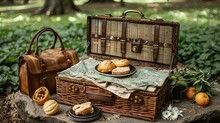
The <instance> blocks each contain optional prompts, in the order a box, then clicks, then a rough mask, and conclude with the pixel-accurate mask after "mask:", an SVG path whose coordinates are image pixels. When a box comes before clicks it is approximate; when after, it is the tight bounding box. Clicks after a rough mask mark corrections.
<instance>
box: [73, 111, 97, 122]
mask: <svg viewBox="0 0 220 123" xmlns="http://www.w3.org/2000/svg"><path fill="white" fill-rule="evenodd" d="M100 116H101V113H99V114H97V115H96V116H94V117H90V118H76V117H72V116H70V119H71V120H73V121H75V122H90V121H94V120H96V119H98V118H99V117H100Z"/></svg>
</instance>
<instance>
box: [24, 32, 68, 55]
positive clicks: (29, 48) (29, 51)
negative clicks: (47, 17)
mask: <svg viewBox="0 0 220 123" xmlns="http://www.w3.org/2000/svg"><path fill="white" fill-rule="evenodd" d="M48 31H50V32H53V34H54V41H53V44H52V46H51V49H54V47H55V44H56V41H57V38H58V39H59V41H60V45H61V50H62V51H63V50H65V48H64V45H63V42H62V39H61V38H60V36H59V35H58V34H57V33H56V32H55V31H54V30H53V29H52V28H43V29H41V30H39V31H38V32H37V33H36V34H35V35H34V37H33V38H32V40H31V43H30V45H29V47H28V50H27V51H26V55H29V54H31V46H32V44H33V42H34V40H35V39H36V42H35V55H36V56H37V55H38V39H39V37H40V35H41V34H42V33H44V32H48Z"/></svg>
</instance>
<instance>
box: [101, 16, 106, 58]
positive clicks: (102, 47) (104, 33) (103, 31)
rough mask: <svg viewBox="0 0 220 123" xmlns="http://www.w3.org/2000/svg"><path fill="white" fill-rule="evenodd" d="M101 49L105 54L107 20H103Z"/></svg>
mask: <svg viewBox="0 0 220 123" xmlns="http://www.w3.org/2000/svg"><path fill="white" fill-rule="evenodd" d="M101 51H102V54H105V51H106V20H102V37H101Z"/></svg>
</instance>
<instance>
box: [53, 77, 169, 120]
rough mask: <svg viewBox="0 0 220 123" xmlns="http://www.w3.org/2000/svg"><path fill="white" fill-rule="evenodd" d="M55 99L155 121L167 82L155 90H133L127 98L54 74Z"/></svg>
mask: <svg viewBox="0 0 220 123" xmlns="http://www.w3.org/2000/svg"><path fill="white" fill-rule="evenodd" d="M56 82H57V83H56V86H57V101H58V102H60V103H64V104H68V105H75V104H79V103H83V102H87V101H91V102H92V104H93V105H96V106H97V107H98V108H100V109H101V110H102V111H103V112H109V113H116V114H120V115H123V116H129V117H135V118H140V119H144V120H149V121H155V120H156V117H157V116H158V114H159V113H160V111H161V110H162V108H163V106H164V104H165V103H166V101H167V96H168V95H167V94H168V92H169V82H168V81H166V82H165V83H164V85H163V86H162V87H161V88H158V89H157V90H156V91H155V92H147V91H135V92H134V93H132V95H131V96H130V98H129V99H123V98H120V97H118V96H116V95H114V94H113V93H111V92H109V91H106V90H104V89H102V88H100V87H98V86H96V85H95V84H93V83H91V82H87V81H86V80H84V81H82V80H80V81H79V80H77V79H70V78H67V77H59V76H57V77H56Z"/></svg>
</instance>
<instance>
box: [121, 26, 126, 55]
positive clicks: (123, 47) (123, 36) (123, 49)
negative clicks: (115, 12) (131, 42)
mask: <svg viewBox="0 0 220 123" xmlns="http://www.w3.org/2000/svg"><path fill="white" fill-rule="evenodd" d="M126 32H127V22H123V23H122V32H121V55H122V58H125V54H126Z"/></svg>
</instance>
